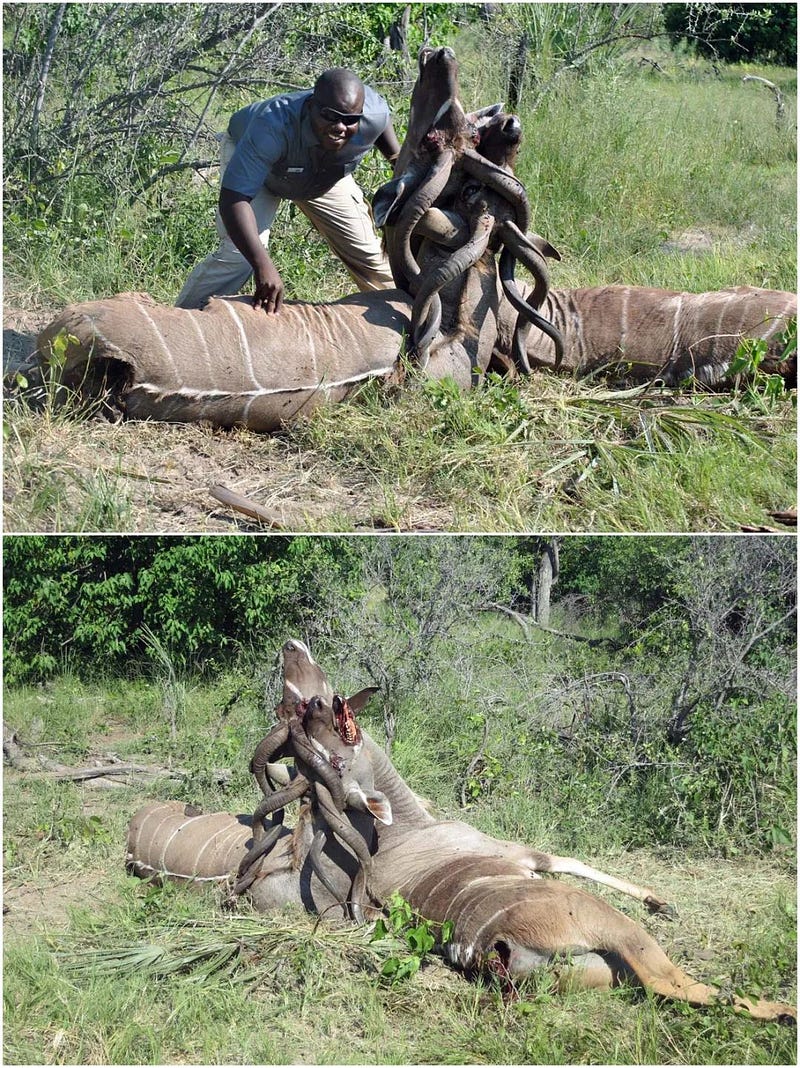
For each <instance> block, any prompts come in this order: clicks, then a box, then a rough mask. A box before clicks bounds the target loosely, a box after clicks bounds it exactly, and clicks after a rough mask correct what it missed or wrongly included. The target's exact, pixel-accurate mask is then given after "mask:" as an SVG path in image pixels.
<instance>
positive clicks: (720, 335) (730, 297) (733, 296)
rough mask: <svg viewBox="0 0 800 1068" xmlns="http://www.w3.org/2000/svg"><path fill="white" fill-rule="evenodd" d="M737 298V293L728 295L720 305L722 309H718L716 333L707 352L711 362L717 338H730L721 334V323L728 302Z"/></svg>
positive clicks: (727, 334) (728, 335)
mask: <svg viewBox="0 0 800 1068" xmlns="http://www.w3.org/2000/svg"><path fill="white" fill-rule="evenodd" d="M737 297H738V294H737V293H729V294H728V295H727V297H726V298H725V301H724V303H723V305H722V308H721V309H720V313H719V319H718V320H717V329H716V333H715V334H714V336H713V337H712V338H711V351H710V352H709V357H710V358H711V359H712V360H713V358H714V349H715V348H716V342H717V338H719V337H730V336H731V334H730V333H726V334H723V333H722V323H723V320H724V319H725V315H726V313H727V311H728V305H729V304H730V302H731V301H732V300H736V299H737Z"/></svg>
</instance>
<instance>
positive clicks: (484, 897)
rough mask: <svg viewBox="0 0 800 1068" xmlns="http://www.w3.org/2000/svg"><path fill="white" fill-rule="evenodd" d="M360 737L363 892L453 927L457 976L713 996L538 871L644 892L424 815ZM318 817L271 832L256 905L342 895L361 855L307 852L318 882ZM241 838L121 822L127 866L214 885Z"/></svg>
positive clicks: (328, 848)
mask: <svg viewBox="0 0 800 1068" xmlns="http://www.w3.org/2000/svg"><path fill="white" fill-rule="evenodd" d="M362 739H363V747H362V750H361V757H363V759H365V760H366V761H368V762H369V765H370V775H371V780H372V783H373V786H374V788H375V789H376V790H379V791H381V793H382V794H383V795H385V798H386V801H387V803H388V805H390V806H391V811H392V817H393V818H392V822H391V824H381V823H376V822H375V820H374V819H373V818H372V817H371V816H368V815H367V814H366V813H364V812H360V811H357V810H352V809H350V808H348V809H347V810H346V813H345V815H346V817H347V819H348V821H349V822H350V824H351V825H352V827H353V828H354V829H355V830H356V831H357V832H358V833H359V834H361V835H362V837H363V839H364V842H365V844H366V846H367V848H368V850H369V853H370V856H371V868H370V890H371V893H372V894H374V895H375V896H376V897H377V898H378V899H379V900H386V899H387V898H388V897H389V895H390V894H391V893H392V892H394V891H399V892H400V893H401V894H402V895H403V896H404V897H405V898H406V899H407V900H408V901H409V902H410V903H411V904H412V906H413V907H414V908H415V909H417V910H418V911H419V912H420V913H421V914H422V915H424V916H426V917H427V918H428V919H429V920H431V921H433V922H434V923H435V924H442V923H444V921H445V920H450V921H452V923H453V936H452V939H451V940H450V941H449V942H448V943H447V944H446V945H445V946H444V947H443V948H444V952H445V954H446V955H447V957H448V958H449V959H450V960H451V961H452V963H453V964H455V965H456V966H458V967H460V968H462V969H463V970H465V971H466V972H472V971H477V970H482V969H486V970H488V971H491V972H495V973H499V974H500V975H502V976H506V977H511V978H520V977H523V976H525V975H527V974H530V973H531V972H532V971H533V970H534V969H536V968H540V967H548V968H550V969H551V970H554V971H555V973H556V975H557V976H558V980H559V984H560V985H563V986H568V985H571V986H579V987H581V986H583V987H586V986H592V987H600V988H608V987H611V986H613V985H616V984H617V983H619V982H621V981H623V980H633V981H634V982H638V983H639V984H640V985H641V986H643V987H645V988H647V989H650V990H652V991H653V992H654V993H656V994H658V995H660V996H663V997H665V998H673V999H677V1000H681V1001H687V1002H689V1003H691V1004H695V1005H707V1004H710V1003H712V1002H714V1001H716V1000H718V999H719V998H720V997H721V995H720V992H719V991H718V989H717V988H715V987H713V986H709V985H706V984H704V983H700V982H697V981H695V980H694V979H692V978H691V977H690V976H688V975H687V974H686V973H685V972H683V971H682V970H681V969H679V968H678V967H677V966H676V965H674V964H673V963H672V962H671V961H670V960H669V958H668V957H667V956H666V954H665V953H664V952H663V951H662V950H661V949H660V947H659V946H658V944H657V943H656V942H655V941H654V940H653V939H652V938H651V937H650V936H649V935H648V934H647V933H646V932H645V931H644V930H643V929H642V928H641V927H640V926H639V925H638V924H637V923H635V922H634V921H633V920H631V919H629V918H628V917H626V916H624V915H623V914H622V913H620V912H618V911H617V910H616V909H614V908H612V907H611V906H610V905H608V904H606V903H605V902H604V901H603V900H601V899H599V898H596V897H594V896H593V895H592V894H590V893H587V892H585V891H583V890H579V889H576V888H574V887H572V886H569V885H568V884H565V883H563V882H561V881H559V880H549V879H548V880H543V879H541V878H539V877H538V875H539V873H540V872H561V873H570V874H575V875H579V876H582V877H584V878H590V879H594V880H596V881H599V882H601V883H603V884H605V885H608V886H612V887H614V888H616V889H618V890H620V891H622V892H624V893H629V894H632V895H633V896H635V897H637V898H639V899H640V900H645V901H648V900H649V901H650V903H651V904H653V903H656V902H657V901H658V899H656V898H655V896H654V895H653V894H652V893H651V892H650V891H646V890H643V889H641V888H639V887H634V886H631V885H630V884H626V883H623V882H622V881H620V880H616V879H614V878H613V877H612V876H608V875H605V874H604V873H601V872H597V871H595V870H594V869H591V868H588V867H587V866H585V865H583V864H581V863H580V862H578V861H574V860H572V859H570V858H559V857H553V856H550V855H549V854H545V853H540V852H537V851H535V850H532V849H530V848H529V847H527V846H524V845H520V844H517V843H513V842H505V841H502V840H499V839H495V838H491V837H490V836H488V835H484V834H482V833H481V832H479V831H477V830H475V829H474V828H472V827H470V826H469V825H467V824H464V823H460V822H455V821H441V820H437V819H435V818H434V817H433V816H431V815H430V814H429V813H428V812H427V810H426V809H425V808H424V807H423V806H422V805H421V804H420V802H419V799H418V798H417V797H416V795H415V794H414V793H413V792H412V791H411V789H410V788H409V787H408V786H407V785H406V783H405V782H404V781H403V780H402V778H401V777H400V776H399V775H398V773H397V771H396V770H395V768H394V767H393V766H392V764H391V762H390V761H389V760H388V758H387V757H386V756H385V754H384V753H383V751H382V750H381V748H380V747H379V746H378V745H376V744H375V742H374V741H373V740H372V739H371V738H370V737H369V736H368V734H367V733H366V732H365V731H363V730H362ZM269 772H270V774H271V775H272V776H274V777H275V778H276V779H277V780H279V781H283V782H284V783H288V782H289V781H290V774H291V773H290V769H289V768H287V767H286V766H285V765H272V766H271V767H270V768H269ZM321 818H322V817H320V816H319V814H316V816H313V815H312V816H311V817H310V818H302V819H300V820H299V821H298V823H297V826H296V827H295V829H294V831H290V830H289V829H288V828H286V827H284V826H282V825H281V826H280V827H279V829H278V834H277V835H276V841H275V844H274V846H273V848H272V850H271V851H270V852H269V853H268V854H266V855H265V856H264V857H263V859H262V860H261V865H260V868H259V871H258V874H257V877H256V878H255V879H254V881H253V884H252V886H251V887H250V889H249V891H248V893H249V896H250V898H251V901H252V902H253V905H254V906H255V907H256V908H257V909H259V910H262V911H268V910H272V909H278V908H282V907H283V906H285V905H286V904H290V903H293V904H297V905H301V906H303V907H305V908H307V909H309V910H311V911H315V912H323V911H326V910H328V909H330V908H331V907H333V906H336V905H340V904H341V903H342V902H345V901H347V898H348V895H349V893H350V890H351V887H352V884H353V881H354V879H355V878H356V877H357V875H358V871H359V861H358V860H357V858H356V856H354V855H353V854H352V853H351V852H350V851H349V850H347V849H346V848H343V847H342V846H341V844H340V843H339V842H338V841H336V839H335V838H334V837H333V836H329V837H327V838H326V839H325V843H324V848H323V849H322V850H321V851H320V854H319V856H318V858H317V863H318V864H322V865H324V867H325V879H324V881H323V880H320V879H319V878H318V876H317V874H316V873H315V871H314V867H313V865H312V862H311V858H310V853H311V849H312V846H313V843H314V840H315V837H316V835H317V832H318V830H319V829H320V821H321ZM250 840H251V839H250V820H249V819H246V818H245V817H237V816H233V815H227V814H224V813H214V814H208V815H193V816H187V815H186V814H185V812H184V808H183V806H182V805H181V804H180V803H177V802H150V803H148V804H147V805H145V806H144V807H143V808H141V809H140V810H139V811H138V812H137V813H136V814H135V815H134V817H133V819H132V820H131V823H130V827H129V832H128V843H127V857H128V865H129V867H130V869H131V870H133V871H134V872H136V873H137V874H139V875H141V876H144V877H148V878H158V879H164V878H169V879H173V880H179V881H182V882H187V883H192V882H209V881H216V882H218V883H221V884H224V883H225V882H226V881H227V880H228V879H229V878H230V876H231V873H232V872H233V871H235V870H236V868H237V865H238V864H239V862H240V861H241V858H242V857H243V856H244V855H245V854H246V852H247V848H248V844H249V843H250ZM731 1000H732V1004H733V1007H734V1008H735V1010H736V1011H738V1012H742V1013H746V1014H748V1015H750V1016H752V1017H754V1018H757V1019H763V1020H776V1019H778V1020H786V1019H795V1018H796V1012H795V1009H794V1008H793V1007H792V1006H790V1005H785V1004H781V1003H774V1002H768V1001H763V1000H751V999H748V998H742V997H738V996H736V997H733V998H732V999H731Z"/></svg>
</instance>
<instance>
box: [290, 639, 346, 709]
mask: <svg viewBox="0 0 800 1068" xmlns="http://www.w3.org/2000/svg"><path fill="white" fill-rule="evenodd" d="M281 655H282V658H283V696H282V700H281V704H282V705H284V706H286V707H287V708H288V707H291V706H292V705H295V704H297V703H298V702H299V703H301V704H303V705H305V703H306V702H307V701H310V700H311V698H312V697H314V695H315V694H321V695H322V696H323V697H325V698H326V699H327V700H328V701H331V700H332V699H333V687H332V686H331V684H330V683H329V682H328V676H327V675H326V674H325V672H324V671H323V670H322V668H321V667H320V666H319V664H318V663H317V662H316V660H315V659H314V658H313V656H312V655H311V651H310V649H309V648H308V646H307V645H306V644H305V642H301V641H300V640H299V639H298V638H290V639H289V640H288V641H287V642H286V643H285V644H284V646H283V649H282V650H281Z"/></svg>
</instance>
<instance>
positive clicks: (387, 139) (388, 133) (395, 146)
mask: <svg viewBox="0 0 800 1068" xmlns="http://www.w3.org/2000/svg"><path fill="white" fill-rule="evenodd" d="M375 147H376V148H377V150H378V151H379V152H381V153H382V154H383V155H384V156H386V158H387V159H388V160H389V162H390V163H394V161H395V160H396V159H397V157H398V155H399V153H400V142H399V141H398V140H397V134H396V133H395V132H394V126H392V120H391V119H389V122H388V125H387V126H386V129H385V130H384V131H383V133H382V134H381V135H380V137H378V139H377V140H376V141H375Z"/></svg>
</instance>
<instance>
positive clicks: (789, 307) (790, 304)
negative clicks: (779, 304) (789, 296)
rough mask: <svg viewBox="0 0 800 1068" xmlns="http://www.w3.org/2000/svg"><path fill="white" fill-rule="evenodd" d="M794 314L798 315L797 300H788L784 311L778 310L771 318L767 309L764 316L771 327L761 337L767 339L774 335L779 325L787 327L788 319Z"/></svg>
mask: <svg viewBox="0 0 800 1068" xmlns="http://www.w3.org/2000/svg"><path fill="white" fill-rule="evenodd" d="M793 315H797V302H796V301H795V300H789V301H787V302H786V307H785V308H784V309H783V311H782V312H776V314H775V315H774V316H772V317H771V318H770V316H769V315H768V313H767V312H766V311H765V312H764V318H765V319H766V320H767V321H768V322H769V324H770V325H769V329H767V330H766V331H765V332H764V333H762V335H761V337H762V338H763V339H764V341H766V340H767V338H769V337H772V335H773V334H774V333H775V331H776V330H777V329H778V328H779V327H784V328H785V327H786V321H787V319H789V318H790V317H791V316H793Z"/></svg>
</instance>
